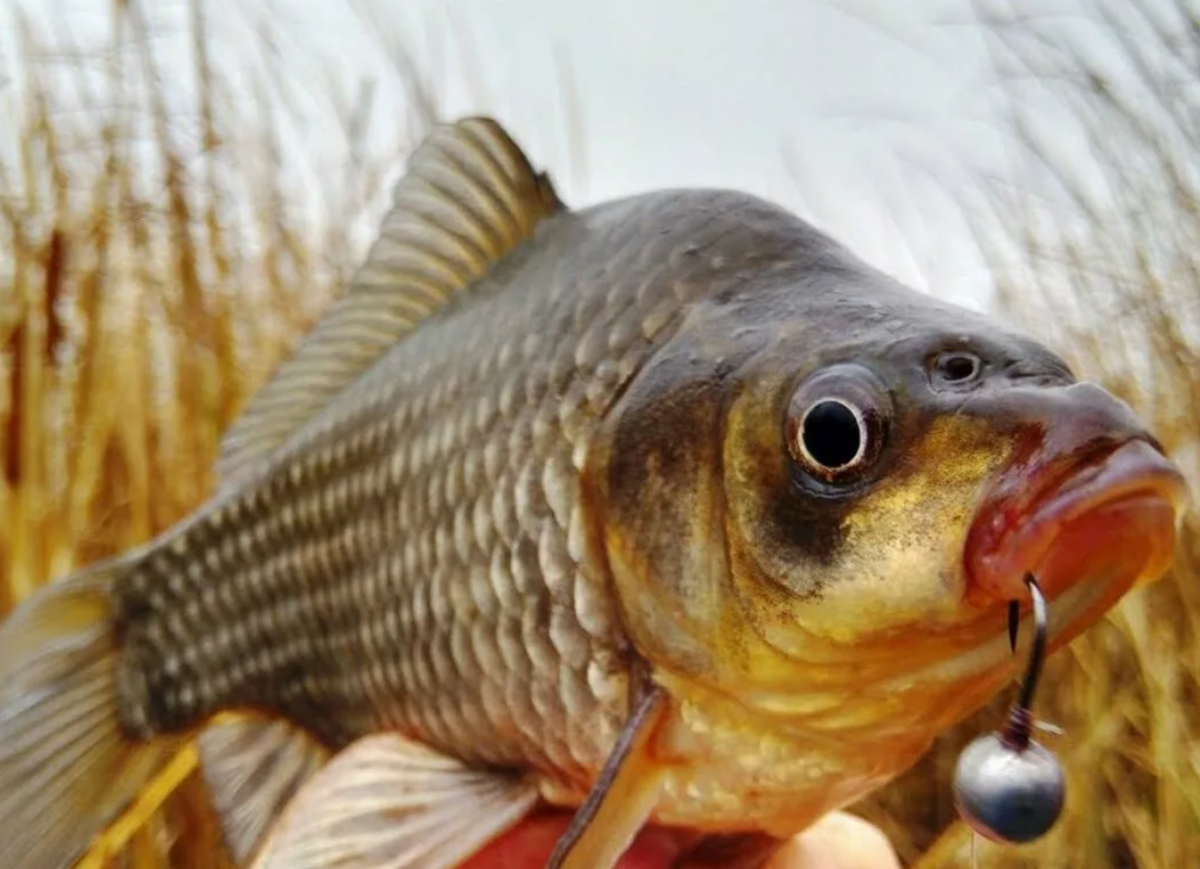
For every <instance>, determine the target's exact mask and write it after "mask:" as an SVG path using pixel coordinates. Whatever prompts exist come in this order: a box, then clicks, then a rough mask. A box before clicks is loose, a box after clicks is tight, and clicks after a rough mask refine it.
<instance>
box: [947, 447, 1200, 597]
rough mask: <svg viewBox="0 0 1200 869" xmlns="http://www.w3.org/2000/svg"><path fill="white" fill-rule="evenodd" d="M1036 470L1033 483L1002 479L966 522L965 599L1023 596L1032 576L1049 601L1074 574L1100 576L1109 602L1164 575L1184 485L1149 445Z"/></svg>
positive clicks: (1089, 579)
mask: <svg viewBox="0 0 1200 869" xmlns="http://www.w3.org/2000/svg"><path fill="white" fill-rule="evenodd" d="M1023 470H1027V469H1026V468H1018V469H1017V471H1016V473H1020V472H1021V471H1023ZM1043 470H1044V471H1045V476H1044V477H1043V480H1044V482H1043V484H1042V485H1040V486H1037V487H1035V488H1034V489H1033V491H1030V490H1029V489H1028V487H1022V488H1021V489H1016V488H1009V487H1005V486H1001V487H1000V491H999V493H998V496H997V497H994V498H992V499H989V501H988V502H986V503H985V505H984V508H983V509H982V510H981V511H980V513H979V515H978V517H977V518H976V520H975V522H974V523H972V527H971V530H970V532H969V533H968V536H967V543H966V547H965V549H964V566H965V569H966V574H967V580H968V584H967V587H968V590H967V600H968V602H969V603H973V604H976V605H980V606H987V605H989V604H995V603H996V602H997V601H1009V600H1024V599H1026V597H1027V592H1026V590H1025V584H1024V580H1025V577H1026V576H1027V575H1030V574H1032V575H1033V576H1034V577H1036V579H1037V581H1038V584H1039V586H1040V587H1041V589H1042V590H1043V592H1044V593H1045V594H1046V596H1047V598H1048V599H1051V600H1053V599H1054V598H1055V597H1057V596H1058V595H1060V594H1062V593H1063V592H1065V591H1066V590H1068V589H1070V588H1071V587H1072V586H1074V585H1075V584H1077V583H1080V582H1083V583H1087V584H1092V583H1102V584H1103V585H1105V586H1107V587H1108V591H1109V594H1106V595H1104V597H1106V598H1108V599H1109V603H1110V604H1111V603H1113V602H1115V600H1116V599H1118V598H1119V597H1120V596H1121V595H1123V594H1124V593H1125V592H1126V591H1128V590H1129V589H1130V588H1132V587H1133V586H1134V585H1136V584H1140V583H1146V582H1153V581H1155V580H1157V579H1158V578H1159V577H1161V576H1162V575H1163V574H1164V573H1166V571H1167V569H1168V567H1169V566H1170V563H1171V559H1172V555H1173V552H1174V547H1175V536H1176V529H1177V527H1178V523H1179V520H1180V518H1181V517H1182V514H1183V510H1184V503H1185V500H1186V498H1187V486H1186V483H1185V481H1184V478H1183V475H1182V474H1181V473H1180V472H1179V470H1178V468H1177V467H1176V466H1175V465H1174V464H1173V463H1172V462H1171V461H1170V460H1169V459H1168V458H1167V457H1166V456H1165V455H1164V454H1163V453H1162V451H1161V450H1159V449H1158V448H1157V447H1156V446H1155V445H1154V444H1152V443H1151V442H1149V441H1148V440H1145V439H1141V438H1138V439H1131V440H1127V441H1124V442H1123V443H1120V444H1118V445H1115V446H1112V445H1105V446H1102V447H1099V448H1094V449H1091V450H1088V451H1086V453H1085V458H1083V459H1082V460H1079V459H1077V458H1076V459H1075V460H1074V461H1069V462H1067V463H1063V464H1060V466H1059V467H1058V468H1051V467H1046V468H1044V469H1043Z"/></svg>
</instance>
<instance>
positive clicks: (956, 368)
mask: <svg viewBox="0 0 1200 869" xmlns="http://www.w3.org/2000/svg"><path fill="white" fill-rule="evenodd" d="M939 367H940V368H941V371H942V377H943V378H944V379H946V380H950V381H956V380H970V379H971V378H972V377H974V376H975V371H976V363H975V357H974V356H968V355H966V354H965V353H954V354H951V355H949V356H943V357H942V359H941V364H940V365H939Z"/></svg>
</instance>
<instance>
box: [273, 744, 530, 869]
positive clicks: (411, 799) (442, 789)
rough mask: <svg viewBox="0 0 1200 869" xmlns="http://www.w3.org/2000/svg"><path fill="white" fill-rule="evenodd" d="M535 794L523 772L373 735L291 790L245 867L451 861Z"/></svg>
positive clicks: (412, 867) (411, 868)
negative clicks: (488, 766)
mask: <svg viewBox="0 0 1200 869" xmlns="http://www.w3.org/2000/svg"><path fill="white" fill-rule="evenodd" d="M537 800H538V791H537V787H536V785H535V784H534V783H533V782H532V781H531V780H528V779H521V778H515V777H511V776H506V775H504V774H501V773H499V772H494V771H489V770H480V769H473V768H471V767H468V766H465V765H464V764H461V763H459V762H458V761H456V760H454V759H452V758H449V757H446V756H445V755H442V754H439V753H437V752H435V751H433V750H432V749H430V748H427V747H425V746H423V745H420V744H418V743H415V742H411V741H409V740H406V739H404V738H403V737H401V736H399V735H397V734H393V733H386V734H377V735H374V736H369V737H365V738H363V739H361V740H359V741H358V742H356V743H354V744H353V745H351V746H350V747H349V748H347V749H346V750H345V751H343V752H341V753H340V754H338V755H336V756H335V757H334V758H333V759H332V760H330V762H329V763H328V764H327V765H326V766H325V767H324V768H323V769H322V770H321V771H320V772H318V773H317V774H316V775H314V776H313V778H312V779H311V781H309V783H308V784H307V785H305V786H304V788H303V789H301V791H300V792H299V793H298V794H297V795H296V797H295V799H294V800H293V801H292V803H291V805H289V806H288V809H287V811H286V813H285V814H284V816H283V817H282V818H281V819H280V821H279V823H278V825H277V826H276V828H275V829H273V830H272V831H271V835H270V838H269V839H268V840H267V842H266V843H265V845H264V846H263V849H262V853H261V854H260V855H259V856H258V859H257V860H256V861H255V863H254V866H253V869H284V867H287V869H328V867H333V866H337V867H339V869H452V867H454V866H457V865H459V864H460V863H461V862H462V861H463V860H464V859H466V858H467V857H469V856H471V855H472V854H473V853H475V852H476V851H478V850H479V849H480V848H481V847H482V846H483V845H485V844H486V843H487V842H488V841H490V840H491V839H493V838H495V837H496V836H498V835H499V834H500V833H502V832H504V831H505V830H506V829H508V828H509V827H511V826H512V825H514V824H516V823H517V822H518V821H519V820H520V819H521V818H523V817H524V816H525V815H526V814H528V813H529V812H530V811H531V810H532V809H533V807H534V805H535V804H536V803H537Z"/></svg>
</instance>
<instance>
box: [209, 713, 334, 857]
mask: <svg viewBox="0 0 1200 869" xmlns="http://www.w3.org/2000/svg"><path fill="white" fill-rule="evenodd" d="M197 747H198V749H199V751H200V766H201V770H202V771H203V775H204V781H205V784H206V785H207V786H208V791H209V795H210V796H211V798H212V804H213V808H214V809H215V810H216V812H217V816H218V817H219V818H221V825H222V830H223V832H224V834H225V845H226V847H227V848H228V849H229V853H230V855H231V856H232V857H233V859H234V862H235V863H236V864H237V865H238V866H245V865H247V864H248V863H249V862H250V861H251V858H252V857H253V856H254V854H255V852H256V851H257V849H258V845H259V843H260V842H261V841H262V840H263V837H264V836H266V835H267V833H269V832H270V829H271V826H272V825H273V824H274V823H275V821H276V819H278V818H279V817H280V816H281V815H282V814H283V812H284V811H285V810H286V808H287V806H288V805H289V804H290V803H291V801H292V799H293V798H294V797H295V796H296V795H297V794H298V793H299V792H300V789H301V788H302V787H303V785H304V783H305V782H307V781H309V780H310V779H311V778H312V777H313V775H315V774H316V773H317V771H318V770H320V768H321V765H322V764H324V763H325V761H326V760H327V758H328V755H329V753H328V752H327V751H326V750H325V749H324V748H323V747H322V746H321V745H320V743H318V742H317V741H316V740H315V739H313V738H312V737H310V736H308V735H307V734H305V733H303V732H302V731H300V730H297V729H295V728H294V727H292V726H291V725H290V724H288V723H287V722H286V721H260V720H257V719H235V720H232V721H226V722H221V723H218V724H214V725H213V726H211V727H210V728H209V729H208V730H206V731H205V732H204V733H202V734H201V735H200V738H199V739H198V740H197Z"/></svg>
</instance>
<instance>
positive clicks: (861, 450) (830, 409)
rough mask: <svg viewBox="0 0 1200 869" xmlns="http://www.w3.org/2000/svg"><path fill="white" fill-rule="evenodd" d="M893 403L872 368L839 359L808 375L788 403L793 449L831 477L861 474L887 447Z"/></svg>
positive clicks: (813, 470) (807, 467)
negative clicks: (886, 441)
mask: <svg viewBox="0 0 1200 869" xmlns="http://www.w3.org/2000/svg"><path fill="white" fill-rule="evenodd" d="M889 416H890V405H889V402H888V396H887V393H886V391H885V390H884V389H883V388H882V385H881V384H880V383H879V382H878V380H877V379H876V378H875V376H874V375H873V374H871V372H869V371H867V370H866V369H863V368H859V367H858V366H850V365H838V366H834V367H832V368H829V369H826V370H825V371H822V372H820V373H818V374H816V375H814V376H813V377H811V378H809V379H808V380H807V381H805V382H804V383H803V384H801V385H800V387H799V388H798V389H797V390H796V392H795V394H793V396H792V400H791V402H790V403H789V405H788V417H787V440H788V452H789V453H790V454H791V456H792V459H793V461H795V462H796V464H797V465H799V466H800V468H801V469H803V470H804V471H805V472H807V473H808V474H809V475H811V476H814V477H816V478H818V479H820V480H823V481H825V482H829V483H839V482H848V481H850V480H852V479H855V478H857V477H858V476H859V475H860V474H861V473H862V472H863V471H864V470H866V469H867V468H869V467H870V466H871V464H872V463H873V462H874V461H875V459H876V458H878V456H879V453H880V451H881V450H882V448H883V441H884V437H885V434H886V422H887V419H888V418H889Z"/></svg>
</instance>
